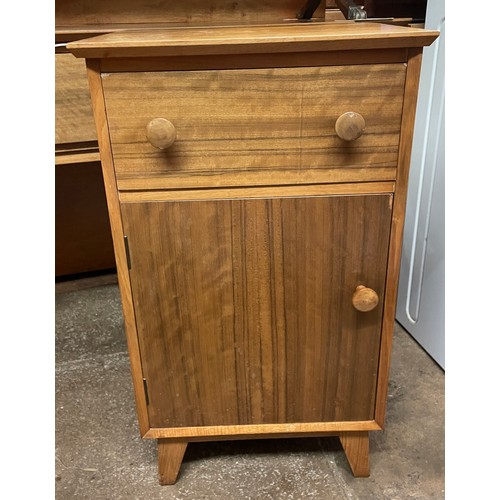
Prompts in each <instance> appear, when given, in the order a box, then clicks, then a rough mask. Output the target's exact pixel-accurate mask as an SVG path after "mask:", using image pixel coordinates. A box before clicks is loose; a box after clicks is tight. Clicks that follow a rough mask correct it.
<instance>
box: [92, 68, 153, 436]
mask: <svg viewBox="0 0 500 500" xmlns="http://www.w3.org/2000/svg"><path fill="white" fill-rule="evenodd" d="M86 64H87V75H88V79H89V86H90V92H91V96H92V108H93V112H94V118H95V123H96V129H97V138H98V143H99V151H100V155H101V165H102V176H103V180H104V189H105V192H106V201H107V205H108V213H109V220H110V226H111V236H112V238H113V248H114V253H115V262H116V268H117V276H118V285H119V287H120V296H121V302H122V309H123V317H124V322H125V333H126V335H127V344H128V351H129V357H130V366H131V369H132V382H133V384H134V393H135V403H136V410H137V416H138V420H139V428H140V431H141V434H142V435H144V434H145V433H146V432H147V431H148V430H149V427H150V426H149V419H148V412H147V405H146V395H145V393H144V384H143V377H142V368H141V358H140V352H139V343H138V338H137V331H136V324H135V312H134V304H133V301H132V290H131V287H130V277H129V274H128V266H127V255H126V252H125V244H124V240H123V235H124V232H123V225H122V219H121V215H120V201H119V199H118V189H117V186H116V177H115V174H114V166H113V156H112V153H111V142H110V138H109V130H108V124H107V119H106V106H105V103H104V94H103V90H102V81H101V74H100V69H99V61H98V60H95V59H88V60H87V61H86Z"/></svg>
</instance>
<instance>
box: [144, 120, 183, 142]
mask: <svg viewBox="0 0 500 500" xmlns="http://www.w3.org/2000/svg"><path fill="white" fill-rule="evenodd" d="M176 136H177V133H176V131H175V127H174V125H173V124H172V123H171V122H169V121H168V120H166V119H165V118H153V119H152V120H151V121H150V122H149V123H148V125H147V127H146V137H147V138H148V141H149V143H150V144H151V145H152V146H154V147H155V148H159V149H167V148H169V147H170V146H171V145H172V144H173V143H174V141H175V138H176Z"/></svg>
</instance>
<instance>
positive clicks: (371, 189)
mask: <svg viewBox="0 0 500 500" xmlns="http://www.w3.org/2000/svg"><path fill="white" fill-rule="evenodd" d="M436 36H437V33H436V32H431V31H425V30H419V29H413V28H402V27H397V26H384V25H379V24H362V25H346V24H335V23H311V24H308V25H304V24H296V25H294V24H288V25H287V26H282V25H276V26H272V27H270V26H256V27H252V28H248V27H239V28H238V27H230V28H228V27H226V28H215V27H214V28H204V29H200V28H185V29H182V30H165V31H163V30H157V31H155V32H151V31H149V32H148V31H145V32H130V33H125V32H124V33H121V34H119V33H116V34H110V35H104V36H101V37H96V38H94V39H90V40H83V41H79V42H75V43H72V44H70V45H69V48H70V50H71V51H73V52H74V53H75V55H77V56H82V57H86V58H87V66H88V75H89V81H90V84H91V91H92V98H93V106H94V114H95V119H96V124H97V129H98V131H99V145H100V150H101V157H102V164H103V175H104V179H105V185H106V194H107V198H108V205H109V208H110V216H111V221H112V232H113V238H114V245H115V254H116V259H117V263H118V275H119V283H120V289H121V294H122V300H123V309H124V316H125V323H126V330H127V338H128V342H129V352H130V360H131V365H132V372H133V380H134V387H135V396H136V403H137V412H138V417H139V423H140V428H141V432H142V435H143V437H146V438H154V439H158V444H159V468H160V481H161V482H162V484H170V483H172V482H174V481H175V480H176V477H177V473H178V471H179V468H180V465H181V461H182V457H183V454H184V451H185V448H186V445H187V443H188V442H190V441H198V440H207V441H210V440H217V439H235V438H241V439H245V438H259V437H279V436H310V435H318V436H321V435H338V436H339V437H340V439H341V443H342V445H343V447H344V450H345V452H346V454H347V457H348V459H349V463H350V465H351V468H352V470H353V473H354V474H355V475H356V476H366V475H368V474H369V465H368V441H369V437H368V432H369V431H372V430H379V429H381V428H382V427H383V422H384V414H385V404H386V395H387V384H388V373H389V359H390V350H391V338H392V329H393V323H394V309H395V297H396V288H397V275H398V267H399V257H400V251H401V235H402V225H403V218H404V205H405V198H406V186H407V178H408V167H409V154H410V148H411V137H412V129H413V119H414V113H415V104H416V90H417V87H418V75H419V68H420V57H421V47H422V46H423V45H428V44H430V43H431V42H432V41H433V40H434V39H435V38H436ZM158 146H160V147H158Z"/></svg>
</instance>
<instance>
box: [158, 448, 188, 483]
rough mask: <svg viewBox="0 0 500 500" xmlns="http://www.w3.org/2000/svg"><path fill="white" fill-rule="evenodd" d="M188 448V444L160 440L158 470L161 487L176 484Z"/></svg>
mask: <svg viewBox="0 0 500 500" xmlns="http://www.w3.org/2000/svg"><path fill="white" fill-rule="evenodd" d="M186 448H187V442H172V441H170V440H168V439H158V470H159V474H160V484H161V485H166V484H175V481H176V480H177V475H178V474H179V470H180V468H181V464H182V459H183V458H184V453H185V451H186Z"/></svg>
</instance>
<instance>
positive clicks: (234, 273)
mask: <svg viewBox="0 0 500 500" xmlns="http://www.w3.org/2000/svg"><path fill="white" fill-rule="evenodd" d="M391 205H392V195H387V194H386V195H363V196H325V197H296V198H279V197H277V198H269V199H242V200H234V199H230V200H200V201H162V202H137V203H124V204H123V205H122V215H123V220H124V226H125V230H126V234H127V236H128V240H129V250H130V258H131V269H130V277H131V283H132V294H133V300H134V307H135V312H136V320H137V330H138V335H139V344H140V351H141V359H142V365H143V376H144V378H145V379H146V382H147V386H148V396H149V404H148V412H149V418H150V425H151V427H184V426H210V425H237V424H261V423H290V422H331V421H346V420H370V419H373V416H374V401H375V389H376V377H377V367H378V356H379V347H380V332H381V321H382V304H383V295H384V285H385V273H386V264H387V255H388V244H389V229H390V218H391ZM360 284H362V285H365V286H368V287H370V288H372V289H374V290H375V291H376V292H377V293H378V294H379V297H380V302H379V305H378V306H377V307H376V308H375V309H373V310H372V311H369V312H359V311H357V310H356V309H354V307H353V306H352V295H353V292H354V291H355V289H356V286H358V285H360Z"/></svg>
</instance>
